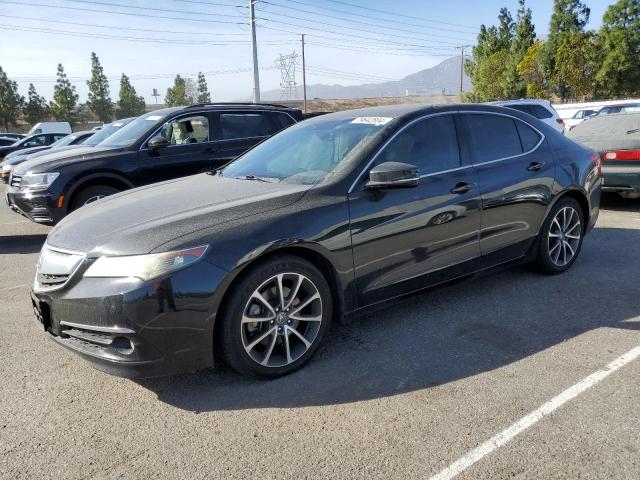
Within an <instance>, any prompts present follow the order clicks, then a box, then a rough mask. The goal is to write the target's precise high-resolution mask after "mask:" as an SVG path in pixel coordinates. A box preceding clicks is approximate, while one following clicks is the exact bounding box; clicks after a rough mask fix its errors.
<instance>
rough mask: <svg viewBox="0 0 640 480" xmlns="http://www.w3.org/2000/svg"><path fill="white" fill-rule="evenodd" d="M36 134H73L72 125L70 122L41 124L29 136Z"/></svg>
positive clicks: (33, 128)
mask: <svg viewBox="0 0 640 480" xmlns="http://www.w3.org/2000/svg"><path fill="white" fill-rule="evenodd" d="M36 133H67V134H68V133H71V124H70V123H69V122H40V123H36V124H35V125H34V126H33V127H31V130H29V133H28V135H34V134H36Z"/></svg>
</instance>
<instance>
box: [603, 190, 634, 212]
mask: <svg viewBox="0 0 640 480" xmlns="http://www.w3.org/2000/svg"><path fill="white" fill-rule="evenodd" d="M600 207H601V208H602V209H604V210H613V211H616V212H640V198H622V197H621V196H620V195H618V194H617V193H610V192H604V193H603V194H602V197H601V198H600Z"/></svg>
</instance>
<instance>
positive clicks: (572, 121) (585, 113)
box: [564, 108, 598, 130]
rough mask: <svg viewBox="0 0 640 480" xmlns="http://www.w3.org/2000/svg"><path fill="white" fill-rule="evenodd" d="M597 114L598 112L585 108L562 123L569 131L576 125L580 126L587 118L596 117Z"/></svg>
mask: <svg viewBox="0 0 640 480" xmlns="http://www.w3.org/2000/svg"><path fill="white" fill-rule="evenodd" d="M597 113H598V110H596V109H592V108H585V109H583V110H578V111H577V112H576V113H574V114H573V116H572V117H571V118H569V119H567V120H565V121H564V126H565V127H566V128H567V129H568V130H571V129H572V128H573V127H575V126H576V125H580V124H581V123H582V122H584V121H585V120H586V119H587V118H589V117H593V116H594V115H597Z"/></svg>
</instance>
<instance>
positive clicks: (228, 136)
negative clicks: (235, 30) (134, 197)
mask: <svg viewBox="0 0 640 480" xmlns="http://www.w3.org/2000/svg"><path fill="white" fill-rule="evenodd" d="M301 118H302V112H301V111H300V110H295V109H290V108H287V107H281V106H271V105H264V104H262V105H247V104H217V105H191V106H189V107H176V108H167V109H162V110H156V111H153V112H150V113H147V114H145V115H142V116H140V117H138V118H136V119H135V120H133V121H132V122H130V123H129V124H127V125H125V126H124V127H122V128H121V129H120V130H118V131H117V132H115V133H113V134H112V135H110V136H108V137H107V138H106V139H105V140H103V141H102V142H101V143H100V144H99V145H97V146H95V147H92V146H86V147H84V148H77V149H75V150H73V151H72V152H64V154H63V155H57V154H55V153H54V154H49V155H45V156H43V157H41V158H36V159H33V160H29V161H27V162H24V163H22V164H20V165H18V166H17V167H16V168H14V169H13V170H12V175H11V177H10V182H9V188H8V189H7V200H8V202H9V205H10V207H11V208H12V209H13V210H15V211H16V212H18V213H21V214H23V215H25V216H26V217H27V218H30V219H31V220H33V221H34V222H38V223H43V224H46V225H53V224H55V223H57V222H58V221H60V220H61V219H62V218H63V217H64V216H65V215H67V214H68V213H69V212H71V211H73V210H76V209H77V208H79V207H81V206H83V205H85V204H88V203H91V202H94V201H96V200H99V199H100V198H102V197H106V196H108V195H112V194H114V193H117V192H120V191H122V190H127V189H129V188H132V187H137V186H140V185H146V184H149V183H155V182H160V181H163V180H168V179H172V178H177V177H182V176H185V175H192V174H194V173H198V172H202V171H205V170H212V169H215V168H218V167H221V166H222V165H224V164H226V163H229V162H230V161H231V160H233V159H234V158H235V157H237V156H238V155H240V154H241V153H244V152H245V151H246V150H248V149H249V148H251V147H252V146H254V145H255V144H257V143H259V142H261V141H262V140H264V139H265V138H267V137H268V136H270V135H273V134H274V133H275V132H277V131H279V130H282V129H283V128H286V127H288V126H289V125H292V124H293V123H295V122H296V121H298V120H300V119H301ZM103 131H104V130H103ZM100 133H101V132H98V134H96V135H99V134H100Z"/></svg>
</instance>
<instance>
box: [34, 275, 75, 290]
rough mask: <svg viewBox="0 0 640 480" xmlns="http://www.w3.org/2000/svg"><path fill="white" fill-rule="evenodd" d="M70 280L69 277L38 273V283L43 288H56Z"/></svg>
mask: <svg viewBox="0 0 640 480" xmlns="http://www.w3.org/2000/svg"><path fill="white" fill-rule="evenodd" d="M68 279H69V275H52V274H47V273H38V283H39V284H40V285H42V286H43V287H56V286H60V285H64V283H65V282H66V281H67V280H68Z"/></svg>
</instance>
